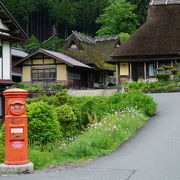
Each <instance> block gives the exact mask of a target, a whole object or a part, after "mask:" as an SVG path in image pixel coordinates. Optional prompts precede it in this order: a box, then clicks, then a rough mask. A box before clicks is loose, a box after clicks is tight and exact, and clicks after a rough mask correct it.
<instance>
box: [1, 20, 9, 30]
mask: <svg viewBox="0 0 180 180" xmlns="http://www.w3.org/2000/svg"><path fill="white" fill-rule="evenodd" d="M0 28H1V29H4V30H9V28H8V27H7V26H6V25H5V24H3V23H2V20H1V19H0Z"/></svg>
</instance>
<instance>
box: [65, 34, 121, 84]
mask: <svg viewBox="0 0 180 180" xmlns="http://www.w3.org/2000/svg"><path fill="white" fill-rule="evenodd" d="M119 46H120V38H119V36H109V37H102V38H92V37H91V36H87V35H85V34H83V33H79V32H76V31H72V34H71V35H70V36H69V37H68V38H67V39H66V43H65V48H64V49H63V51H62V52H63V53H64V54H67V55H68V56H71V57H73V58H75V59H77V60H79V61H80V62H82V63H85V64H87V65H89V66H91V67H93V69H94V70H93V71H92V72H91V73H90V74H88V87H96V88H100V87H105V86H107V85H108V84H112V83H111V82H110V80H109V79H110V78H109V77H110V76H113V73H114V71H115V66H114V65H111V64H108V63H106V62H105V61H110V60H111V59H112V57H111V55H112V53H113V52H114V50H115V49H116V47H119Z"/></svg>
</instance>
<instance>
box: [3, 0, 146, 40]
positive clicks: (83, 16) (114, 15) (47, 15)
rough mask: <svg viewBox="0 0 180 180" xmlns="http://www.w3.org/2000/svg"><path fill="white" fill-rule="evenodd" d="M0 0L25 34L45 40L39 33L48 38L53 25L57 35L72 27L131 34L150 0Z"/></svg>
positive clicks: (86, 31)
mask: <svg viewBox="0 0 180 180" xmlns="http://www.w3.org/2000/svg"><path fill="white" fill-rule="evenodd" d="M2 2H3V3H4V5H5V6H6V8H7V9H8V10H9V11H10V13H11V14H12V15H13V16H14V17H15V19H16V20H17V21H18V22H19V23H20V25H22V26H23V27H24V29H25V31H26V33H28V34H29V35H32V34H35V35H36V36H37V37H38V39H43V40H45V39H47V38H45V39H44V38H42V36H45V34H46V37H50V36H51V29H52V26H53V25H55V26H56V29H57V30H58V33H59V35H60V37H67V36H68V35H69V34H70V33H71V31H72V30H77V31H80V32H84V33H86V34H89V35H92V36H93V35H95V33H96V32H97V31H98V33H97V34H98V35H104V34H119V33H121V32H125V33H132V32H134V31H135V29H136V28H137V27H139V26H140V25H141V24H142V23H144V21H145V19H146V13H147V8H148V3H149V0H38V1H37V0H26V1H24V0H2ZM96 19H97V20H96ZM40 22H41V23H40ZM45 22H46V23H45ZM96 22H97V23H96ZM44 29H45V32H44ZM42 32H43V33H42ZM39 36H41V38H39ZM43 40H42V41H43Z"/></svg>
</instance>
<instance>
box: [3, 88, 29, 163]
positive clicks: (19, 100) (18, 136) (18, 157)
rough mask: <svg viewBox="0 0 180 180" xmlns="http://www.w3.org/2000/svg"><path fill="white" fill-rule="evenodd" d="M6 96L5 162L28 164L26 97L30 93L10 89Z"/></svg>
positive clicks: (5, 93)
mask: <svg viewBox="0 0 180 180" xmlns="http://www.w3.org/2000/svg"><path fill="white" fill-rule="evenodd" d="M3 94H4V96H5V162H4V164H8V165H20V164H27V163H29V161H28V136H27V115H26V97H27V95H28V91H25V90H23V89H16V88H15V89H8V90H6V91H4V92H3Z"/></svg>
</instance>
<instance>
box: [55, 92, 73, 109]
mask: <svg viewBox="0 0 180 180" xmlns="http://www.w3.org/2000/svg"><path fill="white" fill-rule="evenodd" d="M67 92H68V91H67V89H64V90H62V91H61V92H58V93H57V94H55V96H54V97H53V99H52V101H53V104H54V105H55V106H62V105H63V104H73V102H74V99H73V97H72V96H70V95H68V93H67Z"/></svg>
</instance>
